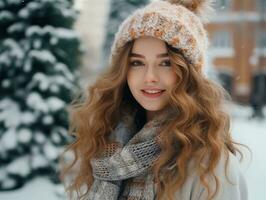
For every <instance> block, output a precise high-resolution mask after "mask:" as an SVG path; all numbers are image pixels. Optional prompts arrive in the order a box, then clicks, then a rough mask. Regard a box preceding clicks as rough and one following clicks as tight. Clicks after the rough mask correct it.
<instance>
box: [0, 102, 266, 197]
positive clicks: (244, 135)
mask: <svg viewBox="0 0 266 200" xmlns="http://www.w3.org/2000/svg"><path fill="white" fill-rule="evenodd" d="M230 110H231V116H232V133H233V137H234V139H235V140H236V141H238V142H241V143H243V144H245V145H247V146H248V147H249V148H250V150H251V151H252V158H251V157H250V154H249V152H247V151H244V152H245V154H246V156H245V160H244V161H243V163H242V164H241V166H242V170H243V173H244V175H245V177H246V180H247V183H248V189H249V200H265V199H266V191H265V180H266V159H265V150H266V148H265V141H266V119H264V120H257V119H252V120H251V119H249V117H250V115H251V113H252V111H251V108H250V107H246V106H240V105H230ZM264 113H265V114H266V109H265V108H264ZM62 189H63V188H62V186H60V185H56V186H55V185H53V184H51V182H50V181H48V180H47V179H46V178H36V179H34V180H32V181H31V182H29V183H28V184H27V185H26V186H25V187H24V188H23V189H21V190H18V191H15V192H2V193H0V199H1V200H36V199H38V200H47V199H49V200H62V199H64V197H63V196H62V191H63V190H62Z"/></svg>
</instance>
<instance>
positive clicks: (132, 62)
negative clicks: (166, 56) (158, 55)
mask: <svg viewBox="0 0 266 200" xmlns="http://www.w3.org/2000/svg"><path fill="white" fill-rule="evenodd" d="M164 62H167V65H162V66H164V67H169V66H171V62H170V60H163V61H162V62H161V63H164ZM134 63H138V64H137V65H134ZM141 65H144V64H143V62H142V61H139V60H134V61H131V62H130V66H133V67H136V66H141Z"/></svg>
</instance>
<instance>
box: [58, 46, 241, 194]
mask: <svg viewBox="0 0 266 200" xmlns="http://www.w3.org/2000/svg"><path fill="white" fill-rule="evenodd" d="M133 45H134V41H131V42H128V43H127V44H126V45H125V46H124V48H123V49H122V50H121V51H120V53H119V54H118V55H117V56H116V57H115V58H114V59H113V61H112V63H111V64H110V66H109V68H108V69H107V70H106V71H105V72H103V73H102V74H101V75H100V76H99V78H98V79H97V80H96V82H95V83H94V84H93V85H91V86H89V87H88V89H87V91H86V93H85V95H84V96H83V97H82V98H80V99H78V100H75V101H74V102H73V103H72V106H71V110H70V116H71V117H70V131H69V132H70V134H71V135H74V137H75V139H74V141H73V143H71V144H70V145H68V146H67V147H66V149H65V151H64V152H63V154H62V155H61V158H60V163H61V165H62V167H61V168H62V169H61V171H60V179H61V180H62V182H63V183H64V184H65V187H66V191H67V192H68V194H69V195H70V199H72V198H73V196H74V193H75V195H76V196H77V199H83V198H84V197H85V196H86V194H87V192H88V190H89V188H90V186H91V185H92V183H93V180H94V179H93V176H92V168H91V165H90V160H91V158H93V157H94V156H95V155H96V154H97V153H99V151H100V150H101V149H104V148H103V147H104V146H105V145H106V144H107V143H108V141H107V139H106V138H107V136H108V134H110V133H111V131H113V130H114V128H115V127H116V126H117V124H118V123H119V120H120V119H121V116H122V115H123V114H124V113H130V112H132V110H134V109H137V110H138V117H136V118H135V119H136V120H138V121H137V122H136V123H137V124H138V125H139V127H140V128H141V126H143V124H144V123H145V120H146V119H145V110H144V109H143V108H142V107H141V106H140V105H139V104H138V103H137V102H136V100H135V99H134V97H133V96H132V95H131V93H130V91H129V88H128V85H127V81H126V77H127V71H128V66H129V55H130V52H131V50H132V47H133ZM166 46H167V50H168V53H169V57H170V61H171V64H172V66H173V67H174V72H175V73H176V75H177V76H178V82H177V84H176V85H175V87H174V88H173V89H172V91H171V93H170V102H169V105H170V106H171V107H172V108H173V109H175V110H176V111H177V112H178V115H176V116H175V118H174V120H170V121H169V122H168V123H167V124H166V125H165V126H164V128H163V129H162V132H161V133H160V136H161V137H160V140H159V145H160V146H161V148H162V151H161V154H160V157H159V159H158V160H157V161H156V162H155V164H154V166H153V167H152V170H153V172H154V175H155V176H154V177H155V183H156V184H158V185H157V186H158V187H157V189H158V191H157V197H158V199H162V198H163V196H164V197H165V195H166V197H167V198H169V199H173V194H174V192H175V191H177V190H178V189H179V188H180V187H181V186H182V185H183V184H184V183H185V181H186V179H187V177H188V165H189V163H190V161H191V160H192V159H193V161H194V163H195V164H194V170H195V171H196V172H197V174H198V176H199V178H200V181H201V183H202V184H203V185H204V186H205V187H206V188H207V191H208V199H213V198H214V196H215V194H216V193H217V192H218V190H219V177H217V176H216V175H215V173H214V170H215V167H216V166H217V164H218V162H219V160H220V159H221V156H222V154H223V153H225V155H226V157H227V161H228V157H229V152H232V153H233V154H236V153H237V152H239V153H240V155H241V158H242V153H241V152H240V151H239V149H238V148H237V145H238V143H236V142H234V141H233V140H232V138H231V134H230V118H229V116H228V114H226V113H225V112H224V107H223V105H224V103H225V101H226V100H230V96H229V95H228V93H227V92H226V91H225V90H224V89H223V88H222V87H220V86H219V85H217V84H215V83H214V82H212V81H211V80H208V79H207V78H205V76H204V75H203V74H202V72H201V69H196V68H195V67H194V66H192V65H190V64H189V63H188V62H187V61H186V60H185V59H184V57H183V56H182V54H181V53H180V52H179V51H178V50H177V49H175V48H173V47H171V46H169V45H168V44H166ZM177 142H178V149H177V146H176V143H177ZM66 152H71V153H72V155H73V157H71V158H72V162H70V163H68V164H66V161H65V160H66V159H65V158H64V156H63V155H64V154H65V153H66ZM206 157H207V158H206ZM169 160H174V162H175V167H174V168H173V169H172V170H167V171H164V170H163V169H164V168H165V166H166V165H167V164H168V162H169ZM227 161H226V165H227ZM206 162H207V165H203V163H206ZM225 167H226V166H225ZM177 171H178V173H176V172H177ZM162 174H163V175H162ZM161 175H162V176H161ZM207 176H212V177H213V178H214V180H215V186H216V187H215V188H216V189H215V191H212V190H211V187H210V185H209V184H208V181H207V179H206V177H207ZM161 177H163V179H162V178H161ZM67 178H68V181H67ZM66 182H68V184H67V183H66Z"/></svg>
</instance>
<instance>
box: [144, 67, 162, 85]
mask: <svg viewBox="0 0 266 200" xmlns="http://www.w3.org/2000/svg"><path fill="white" fill-rule="evenodd" d="M146 69H147V70H146V71H145V75H144V76H145V77H144V80H145V83H150V82H158V80H159V77H158V73H157V71H156V69H155V67H153V66H148V67H147V68H146Z"/></svg>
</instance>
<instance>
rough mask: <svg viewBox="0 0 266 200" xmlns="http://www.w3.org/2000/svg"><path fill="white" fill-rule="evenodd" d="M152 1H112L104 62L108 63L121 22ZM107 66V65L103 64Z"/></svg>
mask: <svg viewBox="0 0 266 200" xmlns="http://www.w3.org/2000/svg"><path fill="white" fill-rule="evenodd" d="M149 2H150V0H110V11H109V16H108V20H107V21H106V26H105V27H106V36H105V41H104V45H103V59H102V60H103V61H104V62H107V61H108V56H109V54H110V49H111V45H112V42H113V39H114V35H115V33H116V32H117V29H118V27H119V25H120V24H121V22H122V21H123V20H124V19H125V18H126V17H128V15H130V14H131V13H132V12H133V11H134V10H136V9H137V8H139V7H142V6H144V5H146V4H148V3H149ZM102 64H103V65H105V64H106V63H102Z"/></svg>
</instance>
